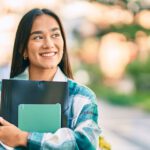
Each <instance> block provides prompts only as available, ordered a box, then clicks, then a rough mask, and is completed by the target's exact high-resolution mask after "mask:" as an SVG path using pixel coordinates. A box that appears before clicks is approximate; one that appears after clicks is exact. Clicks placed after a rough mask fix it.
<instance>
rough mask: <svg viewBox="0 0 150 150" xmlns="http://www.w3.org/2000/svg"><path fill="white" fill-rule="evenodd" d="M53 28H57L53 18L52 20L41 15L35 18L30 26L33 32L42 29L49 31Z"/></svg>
mask: <svg viewBox="0 0 150 150" xmlns="http://www.w3.org/2000/svg"><path fill="white" fill-rule="evenodd" d="M55 27H58V28H60V27H59V24H58V22H57V21H56V20H55V18H53V17H52V16H49V15H45V14H44V15H41V16H37V17H36V18H35V20H34V22H33V25H32V29H31V31H33V30H43V29H46V28H47V29H51V28H55Z"/></svg>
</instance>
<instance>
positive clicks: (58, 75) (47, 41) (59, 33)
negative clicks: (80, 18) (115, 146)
mask: <svg viewBox="0 0 150 150" xmlns="http://www.w3.org/2000/svg"><path fill="white" fill-rule="evenodd" d="M10 78H13V79H14V80H16V79H22V80H36V81H41V80H42V81H43V80H44V81H60V82H61V81H62V82H68V91H69V96H68V99H67V101H66V103H65V104H64V108H63V109H64V111H63V112H64V113H65V114H66V116H67V125H66V126H65V127H63V128H60V129H58V130H57V131H56V132H55V133H51V132H49V133H38V132H34V131H33V132H31V133H28V132H25V131H22V130H20V129H18V128H17V127H16V126H14V125H13V124H10V123H9V122H7V121H6V120H4V119H3V118H0V124H1V127H0V141H1V142H2V144H1V145H0V149H4V147H3V146H4V144H5V145H8V146H11V147H13V148H15V149H16V147H20V146H21V147H23V148H26V149H28V150H35V149H36V150H39V149H41V150H51V149H53V150H73V149H75V150H79V149H80V150H82V149H86V150H95V149H96V146H97V145H98V137H99V134H100V129H99V127H98V123H97V119H98V109H97V107H98V106H97V101H96V96H95V94H94V93H93V92H92V91H91V90H90V89H89V88H87V87H85V86H83V85H80V84H78V83H77V82H75V81H74V80H73V75H72V71H71V68H70V63H69V58H68V53H67V46H66V39H65V34H64V30H63V27H62V24H61V22H60V19H59V18H58V16H57V15H56V14H55V13H53V12H52V11H50V10H48V9H33V10H31V11H29V12H27V14H25V15H24V16H23V18H22V19H21V21H20V24H19V26H18V30H17V33H16V39H15V44H14V49H13V58H12V65H11V73H10ZM0 88H1V82H0ZM35 92H36V91H35ZM16 95H17V93H16ZM65 105H67V106H68V107H67V109H65ZM47 115H48V114H47ZM2 145H3V146H2Z"/></svg>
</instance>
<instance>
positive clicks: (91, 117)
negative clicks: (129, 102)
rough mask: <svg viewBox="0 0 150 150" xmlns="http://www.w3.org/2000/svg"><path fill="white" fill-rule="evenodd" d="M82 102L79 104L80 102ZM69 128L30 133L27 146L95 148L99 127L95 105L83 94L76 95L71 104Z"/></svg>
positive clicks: (45, 149)
mask: <svg viewBox="0 0 150 150" xmlns="http://www.w3.org/2000/svg"><path fill="white" fill-rule="evenodd" d="M82 101H83V103H82V104H81V102H82ZM72 110H73V118H71V129H69V128H61V129H59V130H57V132H55V133H54V134H52V133H45V134H41V133H34V132H33V133H31V134H30V135H29V138H28V148H29V150H30V149H37V150H38V149H44V150H50V149H54V150H66V149H74V150H78V149H80V150H82V149H87V150H95V149H96V145H97V142H98V136H99V134H100V129H99V128H98V125H97V118H98V113H97V105H96V103H94V102H91V100H90V99H87V98H86V97H84V96H76V97H75V98H74V104H73V109H72Z"/></svg>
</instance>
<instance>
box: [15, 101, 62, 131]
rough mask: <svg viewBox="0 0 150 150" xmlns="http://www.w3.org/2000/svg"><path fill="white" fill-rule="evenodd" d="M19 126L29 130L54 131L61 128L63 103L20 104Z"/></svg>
mask: <svg viewBox="0 0 150 150" xmlns="http://www.w3.org/2000/svg"><path fill="white" fill-rule="evenodd" d="M18 127H19V128H20V129H21V130H23V131H27V132H41V133H42V132H52V133H54V132H55V131H56V130H57V129H59V128H61V105H60V104H59V103H57V104H20V105H19V109H18Z"/></svg>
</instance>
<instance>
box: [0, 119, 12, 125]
mask: <svg viewBox="0 0 150 150" xmlns="http://www.w3.org/2000/svg"><path fill="white" fill-rule="evenodd" d="M0 124H1V125H2V126H9V125H11V123H9V122H8V121H6V120H5V119H3V118H2V117H0Z"/></svg>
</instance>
